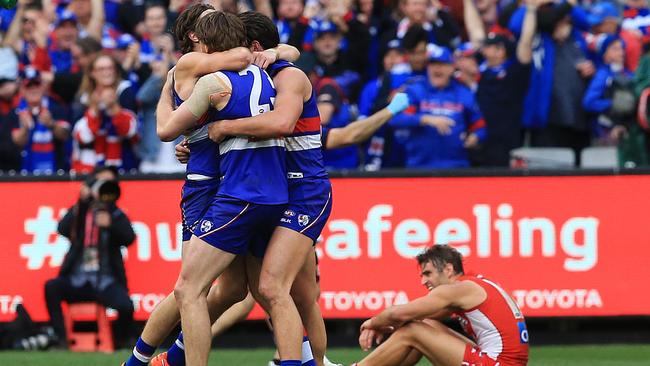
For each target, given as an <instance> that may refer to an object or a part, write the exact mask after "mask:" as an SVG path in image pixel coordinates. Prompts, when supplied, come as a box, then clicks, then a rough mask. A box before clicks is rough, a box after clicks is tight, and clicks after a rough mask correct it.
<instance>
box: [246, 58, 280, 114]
mask: <svg viewBox="0 0 650 366" xmlns="http://www.w3.org/2000/svg"><path fill="white" fill-rule="evenodd" d="M249 73H250V74H251V75H253V87H252V88H251V93H250V99H249V100H248V103H249V107H250V112H251V117H255V116H257V115H258V114H262V113H266V112H268V111H270V110H271V107H272V105H273V99H274V98H271V101H270V103H266V104H260V103H261V101H260V98H261V97H262V73H261V71H260V68H259V67H256V66H253V65H250V66H248V67H247V68H245V69H244V70H242V71H240V72H239V75H241V76H245V75H247V74H249ZM265 76H266V77H267V79H268V80H269V83H271V85H272V86H273V82H272V81H271V79H270V78H269V77H268V75H265Z"/></svg>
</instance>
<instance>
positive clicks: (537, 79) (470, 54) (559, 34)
mask: <svg viewBox="0 0 650 366" xmlns="http://www.w3.org/2000/svg"><path fill="white" fill-rule="evenodd" d="M189 3H191V1H188V0H171V1H162V2H158V1H147V0H134V1H129V0H107V1H101V0H42V1H38V0H36V1H33V0H19V1H18V5H17V7H16V9H13V10H5V9H3V10H1V11H0V40H1V46H2V48H1V49H0V171H4V172H11V171H15V172H24V173H28V174H29V173H39V174H51V173H60V172H68V171H74V172H81V173H83V172H89V171H91V170H92V169H93V167H94V166H95V165H98V164H105V165H114V166H118V167H119V168H120V169H123V170H124V171H127V172H138V171H139V172H143V173H149V172H182V171H183V166H182V165H180V164H179V163H177V162H176V161H175V158H174V154H173V149H174V144H173V143H161V142H160V140H159V139H158V137H157V136H156V128H155V125H156V122H155V113H154V112H155V106H156V103H157V101H158V99H159V96H160V91H161V89H162V85H163V83H164V80H165V78H166V75H167V72H168V70H169V69H170V68H171V67H172V66H173V65H174V63H175V61H176V60H178V58H179V57H180V53H179V52H178V48H177V45H176V44H175V41H174V36H173V35H172V34H171V33H170V29H171V28H172V26H173V24H174V20H175V18H176V17H177V15H178V14H179V12H180V11H182V10H183V8H184V7H186V6H187V5H188V4H189ZM211 3H213V4H214V5H215V6H216V7H217V8H220V9H223V10H224V11H230V12H241V11H245V10H249V9H252V10H257V11H260V12H262V13H264V14H267V15H269V16H270V17H272V18H273V19H274V20H275V21H276V24H277V26H278V30H279V33H280V36H281V42H283V43H288V44H291V45H293V46H295V47H297V48H298V49H299V50H300V51H301V53H302V54H301V57H300V59H299V60H298V62H297V64H298V65H299V66H300V67H301V68H302V69H303V70H304V71H305V72H306V73H308V75H309V76H310V78H311V79H312V82H313V84H314V86H315V90H316V92H317V93H318V102H319V109H320V112H321V118H322V123H323V125H328V126H330V127H341V126H344V125H346V124H348V123H350V122H352V121H354V120H356V119H358V118H361V117H363V116H368V115H370V114H372V113H373V112H375V111H377V110H379V109H381V108H383V107H384V106H385V105H386V104H387V102H388V100H389V98H390V96H391V95H392V94H393V93H394V92H395V91H396V90H398V89H400V88H402V89H404V88H406V89H407V91H409V92H410V96H411V98H412V99H411V102H412V103H413V106H412V108H410V109H409V110H407V111H406V112H404V113H406V114H407V115H410V116H411V117H414V118H416V120H415V121H416V122H415V123H393V121H391V122H389V123H388V124H387V125H386V126H384V127H382V128H381V129H380V130H379V131H377V133H376V134H375V135H374V136H373V137H372V138H371V139H370V140H369V141H368V142H366V143H365V144H363V145H359V146H352V147H347V148H343V149H337V150H333V151H328V152H326V154H325V157H326V164H327V166H328V168H330V169H357V168H361V169H364V170H378V169H386V168H403V167H406V168H428V169H435V168H461V167H468V166H487V167H494V166H502V167H507V166H509V165H510V154H509V152H510V151H511V150H512V149H514V148H517V147H520V146H533V147H567V148H571V149H573V151H574V152H575V153H576V157H579V156H580V155H579V152H580V150H582V149H583V148H585V147H588V146H594V145H597V146H600V145H605V146H618V148H619V151H625V152H626V153H627V154H628V155H629V154H632V155H634V157H633V158H632V160H634V161H635V162H636V163H637V165H644V164H646V163H647V147H646V142H645V141H646V140H647V139H646V135H647V133H646V132H645V130H644V129H643V126H647V121H646V117H645V112H644V110H645V105H646V101H645V99H647V94H645V93H644V90H645V88H646V87H648V86H650V54H645V49H646V47H645V46H646V45H647V44H648V41H650V7H649V5H648V2H647V1H646V0H625V1H623V0H619V1H618V2H611V1H603V0H599V1H589V0H585V1H578V0H568V1H564V0H561V1H553V0H524V1H509V0H502V1H499V0H477V1H474V0H445V1H443V0H307V1H302V0H239V1H237V0H221V1H212V2H211ZM527 11H534V12H535V14H536V19H537V25H536V34H535V37H534V39H533V42H532V46H531V47H530V48H531V51H532V62H530V63H528V64H527V63H526V62H523V63H522V62H520V60H518V58H517V56H516V54H517V52H515V50H516V48H517V46H518V37H519V36H520V34H521V30H522V23H523V19H524V17H525V14H526V13H527ZM429 63H434V64H438V65H440V64H441V65H446V66H448V65H453V68H447V67H442V68H438V69H436V70H437V71H433V73H434V74H436V75H434V78H435V77H439V78H443V79H444V78H445V77H446V76H447V75H446V72H447V71H445V70H450V72H449V73H450V74H451V73H452V72H453V76H452V80H451V81H450V82H449V84H447V85H446V86H442V87H436V86H433V85H432V84H429V77H428V76H427V71H426V70H427V65H428V64H429ZM441 70H442V71H441ZM422 86H424V87H422ZM466 88H467V89H466ZM467 90H469V91H471V92H469V93H468V92H466V91H467ZM418 93H419V94H418ZM414 96H415V98H413V97H414ZM639 106H640V107H641V108H638V107H639ZM459 111H460V112H461V113H458V112H459ZM423 114H429V115H436V116H447V117H449V118H443V119H435V120H433V121H429V120H427V119H426V118H425V119H422V118H421V115H423ZM417 118H420V119H419V120H417ZM395 120H397V119H395ZM404 120H405V119H400V121H402V122H403V121H404ZM408 120H411V121H413V120H414V119H413V118H410V119H408ZM425 120H426V121H425ZM418 122H419V123H418ZM425 122H426V123H425ZM578 163H579V158H578Z"/></svg>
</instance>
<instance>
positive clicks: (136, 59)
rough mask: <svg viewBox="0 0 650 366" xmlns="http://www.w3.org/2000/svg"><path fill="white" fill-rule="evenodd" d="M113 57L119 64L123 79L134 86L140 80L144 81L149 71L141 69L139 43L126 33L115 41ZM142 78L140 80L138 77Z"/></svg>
mask: <svg viewBox="0 0 650 366" xmlns="http://www.w3.org/2000/svg"><path fill="white" fill-rule="evenodd" d="M113 56H115V58H116V59H117V60H119V61H120V62H121V66H122V71H123V72H124V78H125V79H126V80H129V81H130V82H131V83H133V84H134V85H138V84H139V83H138V82H139V81H140V80H143V81H144V80H146V77H147V76H148V75H149V73H150V70H149V69H148V68H145V67H143V65H142V62H141V60H140V43H139V42H138V41H137V40H136V39H135V37H133V36H132V35H130V34H128V33H124V34H122V35H121V36H119V37H118V39H117V44H116V47H115V50H114V51H113ZM141 75H142V76H143V78H142V79H141V78H140V76H141Z"/></svg>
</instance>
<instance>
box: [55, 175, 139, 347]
mask: <svg viewBox="0 0 650 366" xmlns="http://www.w3.org/2000/svg"><path fill="white" fill-rule="evenodd" d="M117 179H118V173H117V170H115V169H114V168H110V167H99V168H96V169H95V171H94V172H93V174H92V175H91V176H89V178H88V179H87V180H86V181H85V182H84V183H83V184H82V186H81V190H80V194H79V200H78V201H77V203H76V204H75V205H74V206H72V207H71V208H70V209H69V210H68V212H67V213H66V214H65V216H64V217H63V218H62V219H61V221H60V222H59V226H58V232H59V233H60V234H61V235H63V236H65V237H66V238H68V239H69V240H70V249H69V250H68V253H67V254H66V256H65V258H64V260H63V264H62V265H61V270H60V272H59V276H58V277H56V278H53V279H51V280H49V281H47V282H46V283H45V300H46V302H47V310H48V312H49V314H50V319H51V323H52V327H53V328H54V331H55V333H56V335H57V337H58V338H59V339H58V341H59V345H60V346H62V347H66V334H65V328H64V325H63V316H62V312H61V301H66V302H68V303H74V302H83V301H95V302H97V303H99V304H102V305H103V306H106V307H110V308H112V309H115V310H117V312H118V313H119V317H118V320H117V321H116V324H115V327H114V329H115V330H116V332H115V333H114V334H115V341H116V344H117V345H118V346H119V345H120V344H124V342H128V337H130V336H131V333H130V328H131V325H132V323H133V302H132V301H131V298H130V297H129V292H128V288H127V283H126V273H125V271H124V262H123V259H122V253H121V248H122V247H126V246H129V245H131V244H132V243H133V242H134V241H135V232H134V231H133V228H132V227H131V222H130V221H129V218H128V217H127V216H126V214H125V213H124V212H122V210H120V209H119V208H118V207H117V204H116V203H117V200H118V199H119V197H120V186H119V184H118V180H117Z"/></svg>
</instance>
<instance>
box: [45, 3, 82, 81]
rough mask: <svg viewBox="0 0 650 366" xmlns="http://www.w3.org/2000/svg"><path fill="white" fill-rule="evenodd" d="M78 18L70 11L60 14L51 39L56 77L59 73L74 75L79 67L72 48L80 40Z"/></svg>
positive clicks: (50, 53)
mask: <svg viewBox="0 0 650 366" xmlns="http://www.w3.org/2000/svg"><path fill="white" fill-rule="evenodd" d="M77 25H78V21H77V16H76V15H74V13H71V12H69V11H64V12H62V13H61V14H59V17H58V18H57V20H56V21H55V22H54V32H53V33H52V35H51V38H50V46H49V55H50V59H51V60H52V68H53V71H54V74H55V77H56V75H57V74H59V73H74V72H77V71H80V70H79V65H77V64H76V62H75V60H74V59H73V58H72V52H71V48H72V46H73V45H74V44H75V42H77V39H79V29H78V28H77Z"/></svg>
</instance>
